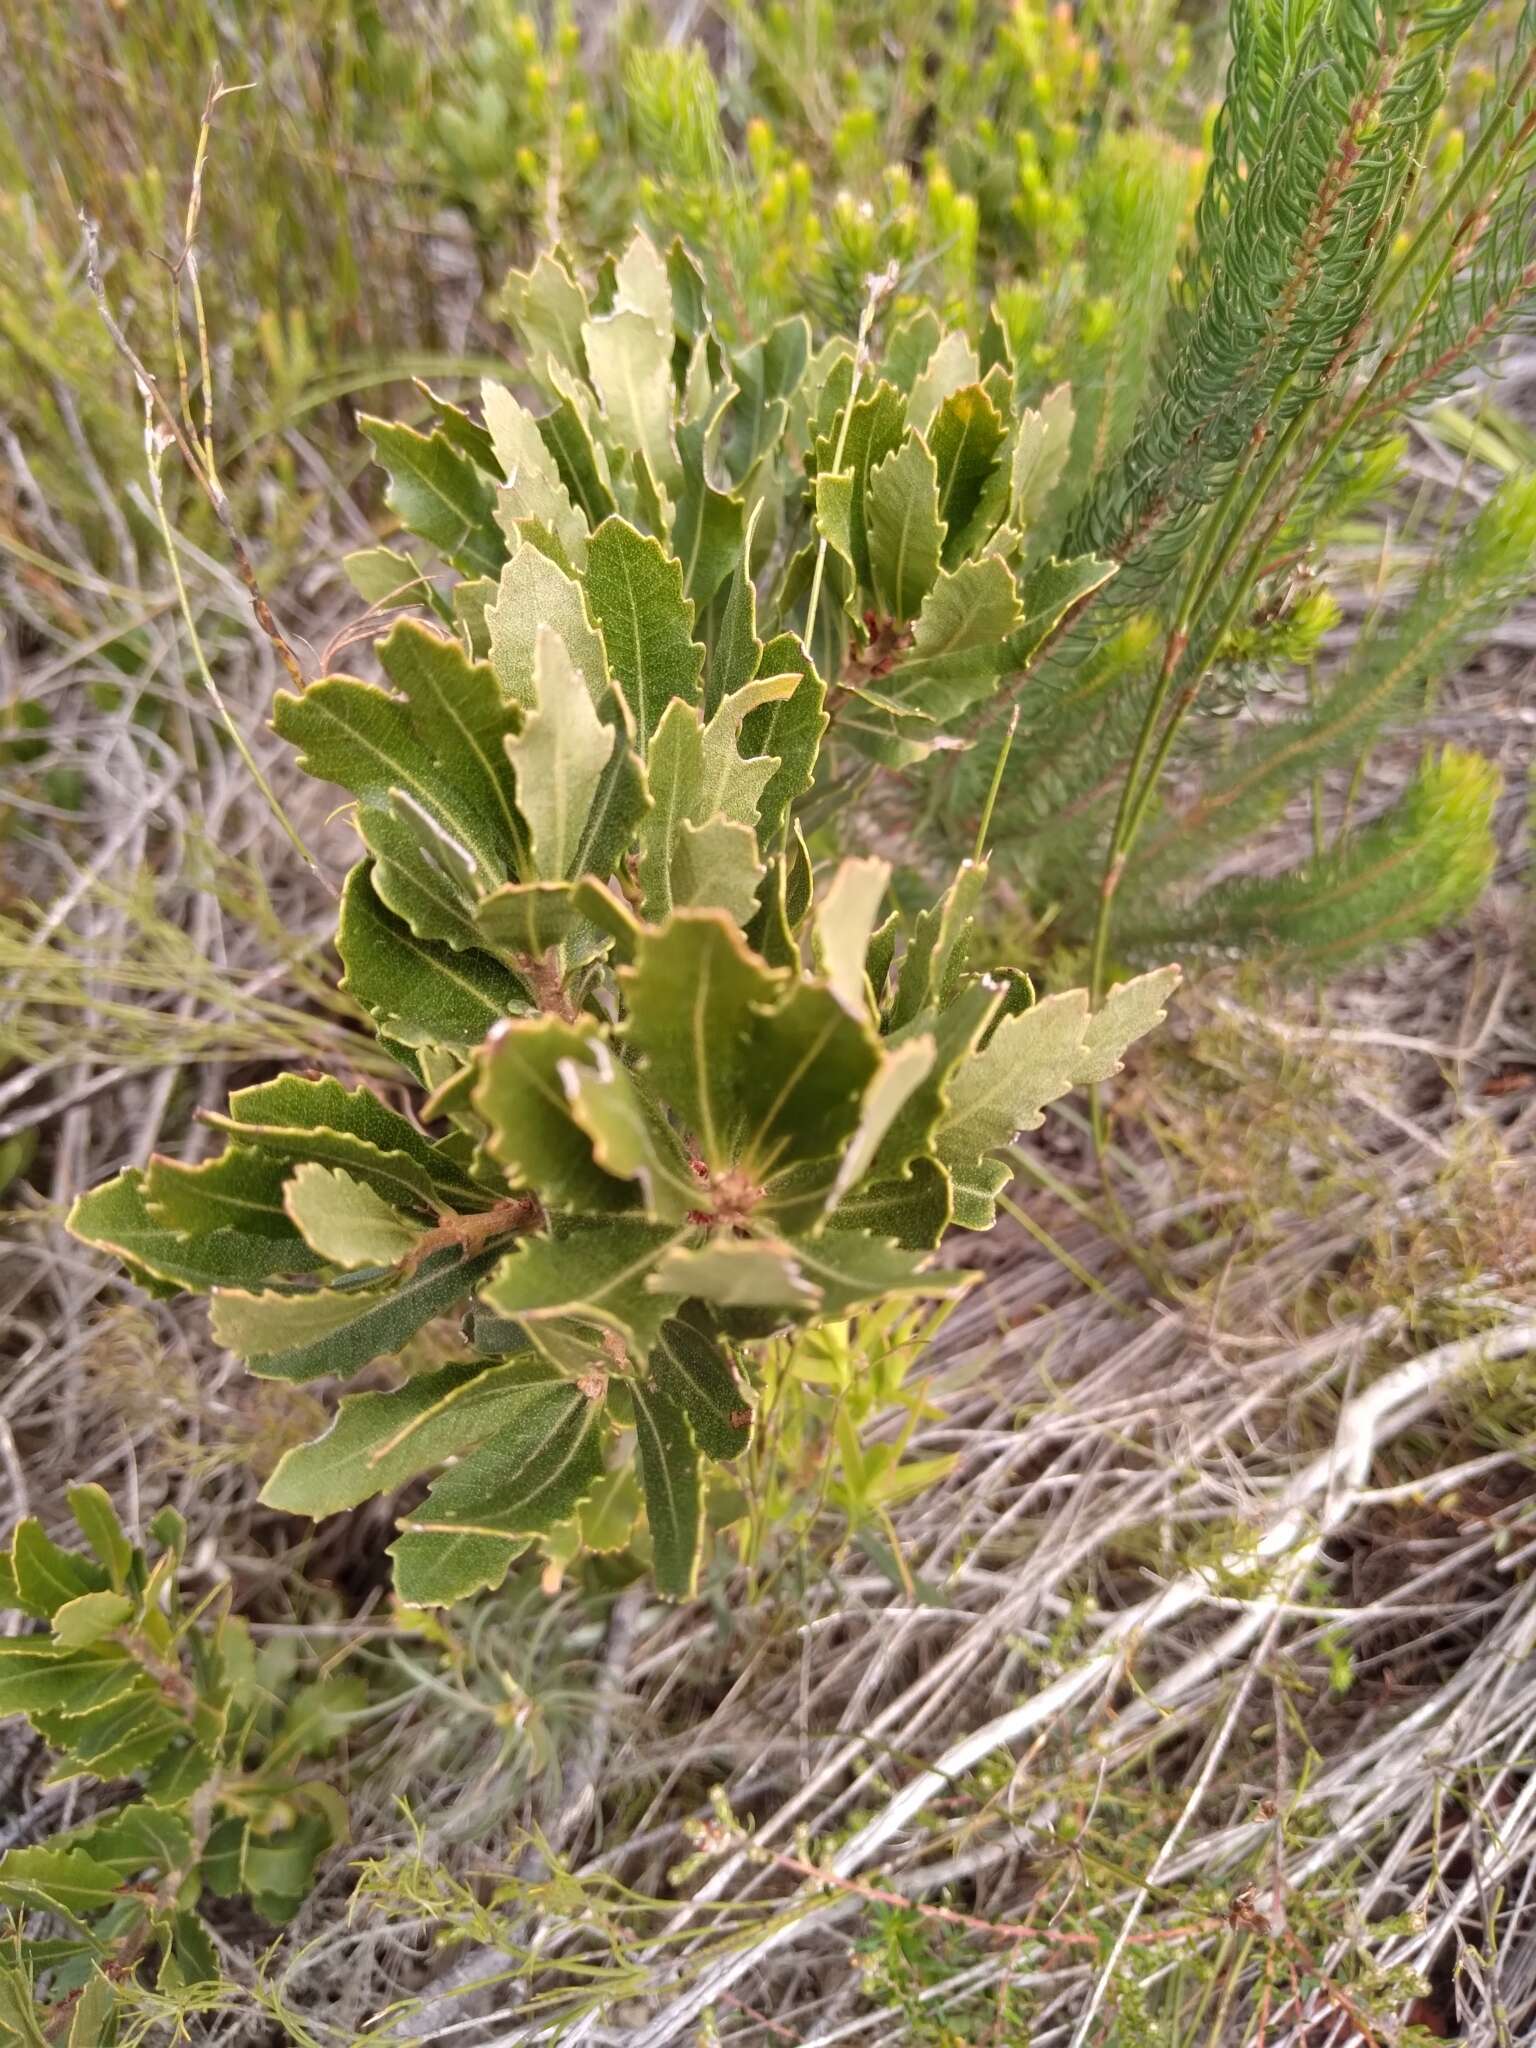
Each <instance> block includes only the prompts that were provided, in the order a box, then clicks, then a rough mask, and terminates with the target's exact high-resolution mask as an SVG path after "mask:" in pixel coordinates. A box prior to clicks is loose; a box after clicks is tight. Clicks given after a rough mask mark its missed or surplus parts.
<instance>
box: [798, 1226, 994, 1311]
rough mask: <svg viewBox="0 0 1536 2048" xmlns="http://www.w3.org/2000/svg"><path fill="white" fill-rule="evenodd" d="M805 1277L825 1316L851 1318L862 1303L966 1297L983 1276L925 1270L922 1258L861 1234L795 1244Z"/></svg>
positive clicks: (834, 1235)
mask: <svg viewBox="0 0 1536 2048" xmlns="http://www.w3.org/2000/svg"><path fill="white" fill-rule="evenodd" d="M789 1248H790V1250H791V1251H792V1252H793V1254H794V1256H795V1259H796V1261H797V1263H798V1264H799V1266H800V1269H801V1271H802V1272H803V1273H804V1275H805V1277H806V1279H807V1280H808V1281H809V1282H810V1283H811V1284H812V1286H814V1287H816V1288H818V1289H819V1290H820V1292H821V1310H820V1312H821V1314H822V1315H823V1316H842V1315H846V1314H847V1313H848V1311H849V1310H850V1309H853V1308H857V1307H858V1306H859V1304H860V1303H861V1302H866V1301H878V1300H881V1299H883V1298H884V1297H887V1296H890V1295H898V1294H916V1295H954V1294H962V1293H964V1291H965V1289H966V1288H967V1287H970V1286H971V1285H972V1284H973V1283H974V1282H975V1281H976V1280H977V1279H978V1278H979V1277H980V1276H979V1275H978V1274H976V1273H951V1272H944V1271H942V1270H929V1269H926V1268H925V1266H924V1263H923V1255H922V1254H919V1255H916V1256H914V1254H913V1253H911V1252H907V1251H903V1250H901V1248H900V1247H899V1246H897V1245H894V1244H890V1243H887V1242H886V1241H885V1240H883V1239H881V1238H877V1237H866V1236H864V1235H863V1233H862V1232H857V1231H826V1232H823V1234H822V1235H821V1236H820V1237H815V1238H803V1237H802V1238H794V1239H791V1240H790V1247H789Z"/></svg>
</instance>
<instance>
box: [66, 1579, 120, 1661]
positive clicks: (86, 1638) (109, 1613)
mask: <svg viewBox="0 0 1536 2048" xmlns="http://www.w3.org/2000/svg"><path fill="white" fill-rule="evenodd" d="M132 1613H133V1602H132V1601H131V1600H130V1599H129V1598H128V1596H127V1594H126V1593H80V1594H77V1595H76V1597H75V1598H74V1599H73V1600H66V1601H65V1602H64V1604H63V1606H62V1607H60V1608H57V1609H56V1610H55V1612H54V1616H53V1633H54V1639H55V1640H56V1641H57V1642H58V1643H60V1644H61V1645H62V1646H63V1648H64V1649H66V1650H88V1649H89V1648H90V1646H91V1644H92V1643H98V1642H100V1641H101V1639H102V1637H103V1636H109V1635H111V1633H112V1631H113V1630H114V1629H116V1628H121V1627H122V1625H123V1623H124V1622H125V1621H127V1619H128V1618H129V1616H130V1615H131V1614H132Z"/></svg>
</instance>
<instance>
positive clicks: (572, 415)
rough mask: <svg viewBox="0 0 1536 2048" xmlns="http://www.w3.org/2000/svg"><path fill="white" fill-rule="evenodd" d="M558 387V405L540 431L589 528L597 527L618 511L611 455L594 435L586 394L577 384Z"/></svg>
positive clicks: (544, 419)
mask: <svg viewBox="0 0 1536 2048" xmlns="http://www.w3.org/2000/svg"><path fill="white" fill-rule="evenodd" d="M557 389H558V390H559V394H560V395H559V397H558V398H557V400H556V402H555V405H554V407H553V408H552V410H551V411H549V412H547V413H545V414H544V415H543V416H542V417H541V418H540V420H539V423H538V424H539V434H540V436H541V437H542V439H543V442H544V446H545V447H546V448H547V449H548V450H549V452H550V454H551V455H552V456H553V457H554V458H555V467H556V468H557V469H558V470H559V472H560V478H561V481H562V482H563V483H564V485H565V487H566V489H567V490H568V491H569V492H570V494H571V501H572V503H573V504H575V505H576V506H577V507H578V508H579V509H580V511H581V514H582V516H583V518H584V519H585V520H586V522H587V525H588V526H589V527H593V526H597V525H600V524H601V522H602V521H603V520H604V519H607V518H609V517H611V515H612V514H613V512H614V510H615V504H614V496H613V484H612V479H611V477H610V475H609V470H608V460H607V456H606V454H605V453H604V451H603V450H602V449H601V448H599V446H598V444H597V443H596V442H595V441H594V440H593V438H592V430H591V427H590V426H589V425H588V416H589V406H588V402H587V399H586V396H585V393H584V392H582V391H580V390H578V389H577V388H575V387H570V388H560V387H559V386H557Z"/></svg>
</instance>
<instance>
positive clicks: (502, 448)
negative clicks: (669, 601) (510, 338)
mask: <svg viewBox="0 0 1536 2048" xmlns="http://www.w3.org/2000/svg"><path fill="white" fill-rule="evenodd" d="M480 400H481V404H482V405H483V407H484V409H485V424H486V427H487V428H488V430H489V432H490V436H491V444H492V446H493V447H494V449H495V451H496V459H497V461H498V462H499V463H500V464H501V468H502V471H503V473H504V475H505V478H506V481H505V483H504V484H503V486H502V488H501V489H500V490H499V491H498V492H497V494H496V516H497V519H498V520H499V522H500V524H501V529H502V532H503V533H504V534H506V536H507V540H508V544H509V545H510V546H511V548H512V552H513V554H514V556H515V555H516V553H517V549H518V546H519V545H520V543H521V535H516V538H514V535H515V534H516V528H517V522H518V521H519V520H520V519H536V520H539V521H541V522H542V523H543V524H544V525H546V526H548V527H549V529H550V530H551V532H553V533H554V534H556V535H557V536H558V538H559V540H560V544H561V546H562V547H563V548H564V549H565V551H566V553H567V555H568V556H569V557H570V559H571V561H572V563H573V564H574V565H575V567H576V568H578V569H580V568H583V567H585V565H586V559H587V522H586V520H585V518H584V517H583V516H582V514H581V513H580V512H579V511H578V510H577V509H576V507H575V505H574V504H573V503H572V502H571V494H570V492H569V491H568V490H567V489H566V486H565V479H564V478H563V477H562V476H561V474H560V469H559V465H558V464H557V463H556V461H555V459H554V457H553V456H552V455H551V454H550V452H549V450H548V448H547V447H546V446H545V444H544V437H543V435H542V434H541V433H540V432H539V426H538V422H537V420H535V418H534V417H533V414H532V413H531V412H529V411H528V410H527V408H526V407H525V406H522V405H520V404H519V403H518V401H517V400H516V399H515V398H514V397H513V396H512V393H511V392H510V391H509V390H508V389H507V387H506V385H505V384H497V383H494V382H493V381H492V380H491V379H490V378H486V379H485V381H484V382H483V383H482V384H481V386H480Z"/></svg>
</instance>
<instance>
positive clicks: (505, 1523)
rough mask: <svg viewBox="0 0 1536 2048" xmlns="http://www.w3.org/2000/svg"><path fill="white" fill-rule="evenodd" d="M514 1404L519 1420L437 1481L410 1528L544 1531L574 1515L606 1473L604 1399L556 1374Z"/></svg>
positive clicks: (423, 1530)
mask: <svg viewBox="0 0 1536 2048" xmlns="http://www.w3.org/2000/svg"><path fill="white" fill-rule="evenodd" d="M509 1406H510V1407H511V1409H512V1419H511V1420H510V1421H508V1422H506V1423H505V1424H504V1425H503V1426H502V1427H501V1428H500V1429H498V1430H497V1431H496V1433H495V1434H494V1435H493V1436H491V1437H488V1438H487V1439H486V1441H485V1442H484V1443H482V1444H481V1445H480V1447H479V1448H478V1449H477V1450H474V1451H471V1452H470V1453H469V1455H468V1456H467V1457H466V1458H464V1459H462V1460H461V1461H460V1462H459V1463H458V1464H457V1465H455V1466H454V1467H453V1469H452V1470H451V1471H449V1472H446V1473H445V1474H444V1475H443V1477H442V1478H441V1479H439V1480H437V1481H436V1482H435V1484H434V1485H433V1487H432V1490H431V1492H430V1493H429V1494H428V1495H427V1498H426V1500H425V1501H423V1503H422V1505H421V1506H420V1508H418V1509H417V1510H416V1512H415V1513H414V1514H413V1515H412V1516H411V1517H410V1518H409V1519H408V1520H407V1521H405V1522H404V1523H403V1524H402V1527H403V1529H404V1530H405V1531H406V1532H407V1533H413V1532H420V1533H427V1534H432V1533H448V1534H451V1533H453V1532H454V1531H455V1530H457V1529H461V1528H466V1527H468V1528H471V1529H473V1530H474V1531H475V1533H477V1534H479V1535H485V1536H537V1535H541V1534H542V1533H543V1532H544V1531H545V1530H546V1529H551V1528H553V1527H554V1525H555V1524H556V1523H557V1522H563V1521H565V1520H566V1519H567V1518H568V1517H569V1516H571V1515H573V1514H574V1513H575V1511H576V1509H577V1508H578V1507H579V1506H580V1505H581V1503H582V1501H584V1500H585V1499H586V1498H587V1496H588V1494H589V1493H591V1491H592V1489H593V1487H594V1486H595V1485H596V1484H597V1482H598V1480H599V1479H601V1478H602V1476H603V1444H604V1439H605V1436H606V1421H605V1413H604V1405H603V1403H602V1401H601V1400H596V1399H593V1398H591V1397H590V1396H589V1395H588V1394H586V1393H584V1392H583V1390H582V1389H581V1387H579V1386H577V1385H576V1384H575V1383H574V1382H573V1381H571V1380H561V1379H551V1380H548V1381H546V1382H544V1383H542V1384H539V1383H530V1384H528V1385H527V1386H524V1387H522V1388H519V1389H518V1390H517V1392H516V1395H515V1397H513V1398H511V1399H509Z"/></svg>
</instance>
